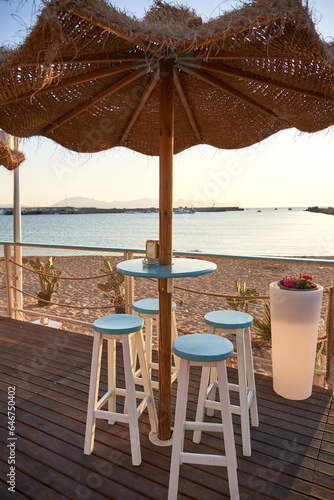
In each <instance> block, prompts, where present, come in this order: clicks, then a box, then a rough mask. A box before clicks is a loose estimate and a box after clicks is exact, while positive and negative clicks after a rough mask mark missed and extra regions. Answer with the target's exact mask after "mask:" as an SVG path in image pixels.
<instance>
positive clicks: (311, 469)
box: [0, 318, 334, 500]
mask: <svg viewBox="0 0 334 500" xmlns="http://www.w3.org/2000/svg"><path fill="white" fill-rule="evenodd" d="M0 342H1V343H0V372H1V375H0V380H1V382H0V384H1V387H0V389H1V392H0V394H1V398H0V401H1V402H0V404H1V415H0V419H1V422H0V429H1V439H0V440H1V443H0V446H1V453H0V478H1V479H0V481H1V482H0V498H1V499H7V498H14V499H15V500H18V499H23V498H28V499H38V500H44V499H48V500H51V499H57V500H59V499H68V498H70V499H76V500H86V499H90V500H102V499H117V500H120V499H121V500H123V499H124V500H131V499H134V500H144V499H154V500H161V499H165V498H167V489H168V479H169V467H170V454H171V448H170V447H166V448H160V447H156V446H154V445H152V444H151V443H150V441H149V440H148V432H149V425H148V417H147V414H146V413H145V414H143V416H142V417H141V421H140V432H141V448H142V458H143V462H142V464H141V466H139V467H133V466H132V464H131V455H130V446H129V434H128V428H127V426H126V425H123V424H116V425H114V426H108V424H107V422H105V421H101V420H100V421H99V423H98V430H97V434H96V441H95V449H94V453H93V455H91V456H85V455H84V454H83V441H84V429H85V416H86V405H87V397H88V384H89V371H90V357H91V348H92V338H91V337H88V336H83V335H79V334H76V333H71V332H65V331H59V330H54V329H51V328H47V327H42V326H36V325H32V324H28V323H21V322H18V321H14V320H9V319H6V318H0ZM102 375H103V382H104V383H105V381H106V369H105V366H103V369H102ZM229 375H230V377H231V378H232V379H233V378H236V372H235V370H234V369H230V370H229ZM118 376H119V379H120V381H122V379H123V374H122V371H121V370H119V371H118ZM256 382H257V392H258V406H259V415H260V426H259V427H258V428H252V456H251V457H249V458H246V457H243V455H242V453H241V436H240V424H239V418H238V417H237V416H233V420H234V429H235V439H236V445H237V455H238V466H239V469H238V479H239V485H240V498H241V499H242V500H245V499H256V500H257V499H259V500H260V499H265V498H271V499H277V500H283V499H305V500H306V499H332V498H334V479H333V476H334V408H333V399H332V398H331V393H330V392H329V391H326V390H324V389H321V388H316V387H315V388H314V392H313V395H312V397H311V398H309V399H308V400H306V401H301V402H297V401H288V400H284V399H283V398H281V397H279V396H277V395H276V394H275V393H274V391H273V389H272V379H271V378H270V377H265V376H262V375H260V376H257V377H256ZM198 383H199V372H198V370H194V371H193V372H192V375H191V389H190V395H189V405H188V418H189V419H191V418H194V414H195V408H196V396H197V391H198ZM8 387H15V402H16V421H15V437H16V438H17V440H16V441H15V485H16V487H15V491H16V494H15V495H13V493H12V492H9V491H8V486H9V485H8V484H7V483H6V481H7V479H8V476H7V474H9V471H10V469H9V468H10V465H9V464H8V458H9V457H10V448H9V447H8V446H7V445H8V443H12V442H13V441H12V437H10V436H9V430H8V427H7V426H8V416H7V411H8V406H7V402H8ZM174 402H175V390H174V393H173V404H174ZM8 438H10V439H8ZM222 446H223V443H222V439H221V437H220V436H219V435H217V434H213V435H210V434H204V435H203V438H202V443H201V444H200V445H194V444H193V443H192V441H191V435H190V434H187V438H186V448H187V450H188V451H191V450H195V449H196V450H202V451H203V452H205V453H210V452H216V450H219V449H222ZM223 498H229V495H228V484H227V480H226V472H225V470H224V469H221V468H217V467H205V466H203V467H200V466H191V465H182V466H181V474H180V484H179V499H195V500H202V499H203V500H204V499H205V500H208V499H210V500H215V499H223Z"/></svg>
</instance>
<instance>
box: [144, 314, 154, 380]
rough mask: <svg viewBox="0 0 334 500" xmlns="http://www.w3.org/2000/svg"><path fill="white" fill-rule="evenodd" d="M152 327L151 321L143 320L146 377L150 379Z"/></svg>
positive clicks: (149, 319)
mask: <svg viewBox="0 0 334 500" xmlns="http://www.w3.org/2000/svg"><path fill="white" fill-rule="evenodd" d="M152 327H153V319H152V318H148V317H146V318H145V351H146V359H147V369H148V376H149V377H150V379H151V378H152Z"/></svg>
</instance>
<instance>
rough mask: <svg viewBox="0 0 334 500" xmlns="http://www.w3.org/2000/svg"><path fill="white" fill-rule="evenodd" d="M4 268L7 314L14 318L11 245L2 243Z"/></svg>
mask: <svg viewBox="0 0 334 500" xmlns="http://www.w3.org/2000/svg"><path fill="white" fill-rule="evenodd" d="M4 257H5V269H6V290H7V309H8V316H9V317H10V318H11V319H13V318H14V310H13V308H14V294H13V267H12V263H11V258H12V256H11V247H10V245H4Z"/></svg>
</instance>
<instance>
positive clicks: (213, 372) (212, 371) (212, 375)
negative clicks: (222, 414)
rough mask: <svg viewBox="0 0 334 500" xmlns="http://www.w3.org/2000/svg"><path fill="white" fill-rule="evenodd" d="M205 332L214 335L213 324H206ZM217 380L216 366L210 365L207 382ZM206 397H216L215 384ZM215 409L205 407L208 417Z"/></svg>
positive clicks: (213, 398) (212, 399)
mask: <svg viewBox="0 0 334 500" xmlns="http://www.w3.org/2000/svg"><path fill="white" fill-rule="evenodd" d="M207 333H209V334H211V335H214V334H216V331H215V328H214V327H213V326H208V329H207ZM216 382H217V370H216V367H211V369H210V382H209V384H210V385H211V384H216ZM207 399H210V400H211V401H214V400H215V399H216V387H215V385H214V386H213V389H212V391H210V394H209V395H208V397H207ZM214 412H215V410H214V409H213V408H207V409H206V414H207V415H208V416H209V417H212V416H213V414H214Z"/></svg>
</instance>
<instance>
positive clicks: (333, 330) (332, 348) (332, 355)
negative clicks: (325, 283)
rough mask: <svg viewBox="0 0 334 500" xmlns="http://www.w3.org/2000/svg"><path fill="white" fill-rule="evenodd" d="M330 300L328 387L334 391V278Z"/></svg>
mask: <svg viewBox="0 0 334 500" xmlns="http://www.w3.org/2000/svg"><path fill="white" fill-rule="evenodd" d="M329 300H330V301H331V303H330V304H328V314H329V321H328V326H327V327H328V331H327V342H328V349H327V363H328V369H327V370H326V371H327V374H328V388H329V389H332V391H333V393H334V280H333V288H332V290H331V293H330V295H329Z"/></svg>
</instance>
